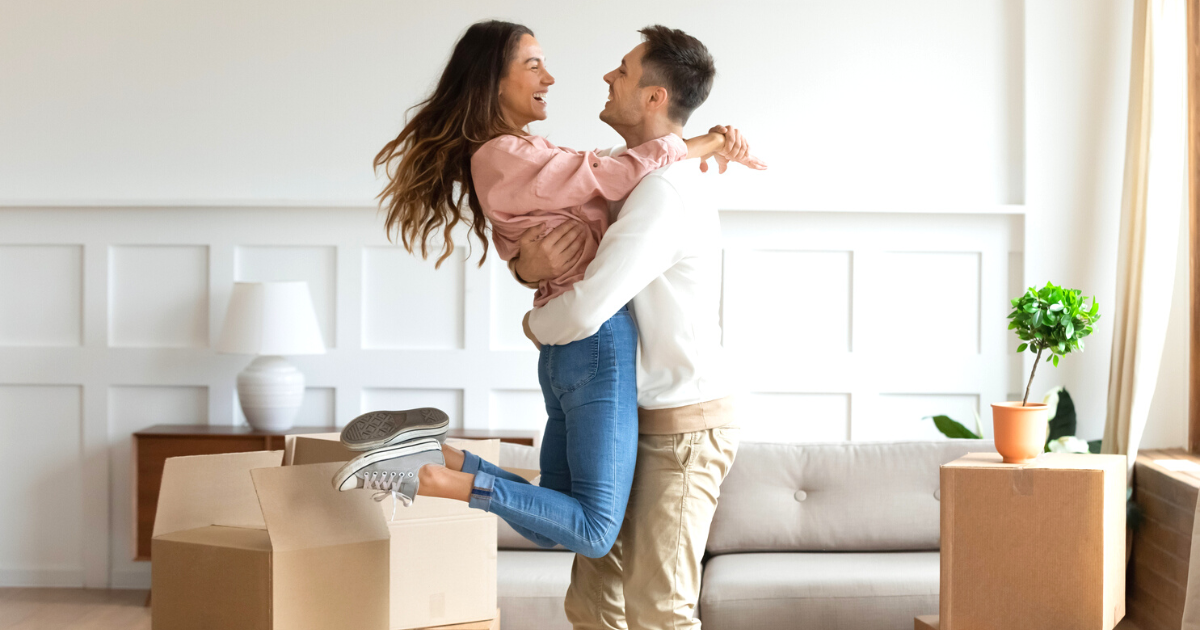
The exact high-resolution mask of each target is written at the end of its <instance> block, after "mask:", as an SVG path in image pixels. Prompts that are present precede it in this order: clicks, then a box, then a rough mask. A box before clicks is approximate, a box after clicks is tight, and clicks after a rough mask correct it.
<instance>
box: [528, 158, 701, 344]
mask: <svg viewBox="0 0 1200 630" xmlns="http://www.w3.org/2000/svg"><path fill="white" fill-rule="evenodd" d="M687 225H689V223H688V222H687V218H686V216H685V212H684V207H683V199H682V198H681V197H680V195H679V192H678V191H677V190H676V189H675V187H674V186H673V185H672V184H671V183H670V182H668V181H666V180H665V179H663V178H661V177H650V178H647V179H645V180H644V181H642V183H641V185H640V186H638V187H637V188H636V189H635V190H634V191H633V193H632V194H630V195H629V199H628V200H626V201H625V205H624V206H623V207H622V208H621V212H620V214H619V215H618V219H617V220H616V221H614V222H613V224H612V226H611V227H609V228H608V231H607V232H605V234H604V238H603V239H601V241H600V247H599V249H598V250H597V252H596V258H595V259H594V260H593V261H592V262H591V263H589V264H588V267H587V271H586V272H585V273H584V277H583V279H582V280H580V281H579V282H576V283H575V285H574V286H573V287H572V288H571V290H570V291H567V292H566V293H564V294H562V295H560V296H558V297H556V298H554V299H553V300H550V301H549V302H547V303H546V304H544V305H542V306H541V307H539V308H535V309H534V310H533V312H532V314H530V316H529V327H530V329H531V330H532V331H533V334H534V335H535V336H536V337H537V338H538V341H540V342H541V343H543V344H547V345H562V344H566V343H571V342H572V341H578V340H580V339H586V338H587V337H590V336H591V335H594V334H596V331H598V330H600V326H601V325H602V324H604V322H606V321H608V319H609V318H610V317H612V316H613V314H614V313H616V312H617V310H618V309H620V308H621V307H622V306H623V305H625V304H627V303H629V301H630V300H632V299H633V297H634V296H635V295H637V294H638V293H640V292H641V290H642V289H644V288H645V287H646V286H647V285H649V284H650V283H651V282H653V281H654V279H655V278H657V277H658V276H660V275H662V274H663V272H665V271H666V270H667V269H670V268H671V267H672V266H674V265H675V263H677V262H679V261H680V260H681V259H682V258H683V255H684V254H683V251H684V248H683V246H684V244H685V242H686V239H687V234H688V230H687V229H686V226H687Z"/></svg>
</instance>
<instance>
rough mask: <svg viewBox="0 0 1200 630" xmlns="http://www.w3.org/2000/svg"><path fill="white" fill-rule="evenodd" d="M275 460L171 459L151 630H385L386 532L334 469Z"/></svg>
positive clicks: (158, 528) (268, 455)
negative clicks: (343, 488)
mask: <svg viewBox="0 0 1200 630" xmlns="http://www.w3.org/2000/svg"><path fill="white" fill-rule="evenodd" d="M282 455H283V454H282V453H281V452H279V451H275V452H256V453H234V454H226V455H202V456H196V457H176V458H171V459H168V460H167V462H166V466H165V468H164V470H163V478H162V489H161V491H160V494H159V501H158V512H157V515H156V518H155V521H154V536H153V541H152V543H151V544H152V555H153V558H154V560H153V563H154V564H153V577H152V588H153V591H152V592H153V593H154V599H153V609H152V622H151V623H152V627H153V628H154V629H155V630H190V629H193V628H194V629H196V630H201V629H212V628H222V629H239V630H274V629H283V628H287V629H288V630H292V629H311V630H334V629H341V628H349V627H353V628H362V629H377V630H384V629H385V628H387V623H388V607H387V597H388V591H387V578H388V562H387V555H388V547H389V544H390V543H389V534H388V530H387V526H386V524H385V523H384V522H383V520H382V519H380V518H379V508H378V507H377V506H375V505H374V503H373V502H372V501H371V499H370V497H369V496H364V495H363V493H349V492H337V491H336V490H334V489H333V487H332V485H331V484H330V482H329V479H330V477H331V476H332V475H333V473H334V471H336V470H337V465H336V464H327V465H323V466H295V467H290V468H282V467H280V463H281V459H282Z"/></svg>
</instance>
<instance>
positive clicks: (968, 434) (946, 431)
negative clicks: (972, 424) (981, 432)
mask: <svg viewBox="0 0 1200 630" xmlns="http://www.w3.org/2000/svg"><path fill="white" fill-rule="evenodd" d="M925 417H926V418H929V417H932V418H933V424H934V426H936V427H937V429H938V431H941V432H942V435H944V436H946V437H948V438H951V439H968V440H981V439H983V438H982V437H981V436H978V435H975V434H974V433H973V432H972V431H971V430H970V429H968V428H967V427H964V426H963V425H962V424H961V423H959V422H957V421H955V420H953V419H951V418H950V416H925Z"/></svg>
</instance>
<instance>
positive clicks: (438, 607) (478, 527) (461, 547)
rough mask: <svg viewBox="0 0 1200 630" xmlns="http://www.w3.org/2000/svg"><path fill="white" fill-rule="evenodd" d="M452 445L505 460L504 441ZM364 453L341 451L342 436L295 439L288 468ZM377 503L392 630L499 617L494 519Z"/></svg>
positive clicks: (438, 505) (422, 501) (463, 510)
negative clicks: (387, 538) (386, 542)
mask: <svg viewBox="0 0 1200 630" xmlns="http://www.w3.org/2000/svg"><path fill="white" fill-rule="evenodd" d="M446 443H447V444H450V445H451V446H456V447H458V448H466V449H469V450H470V451H471V452H472V453H475V454H476V455H479V456H480V457H482V458H484V459H486V460H488V461H492V462H495V461H498V460H499V458H500V441H499V440H454V439H447V440H446ZM360 454H361V453H358V452H355V451H350V450H348V449H346V448H345V447H344V446H342V444H341V442H340V441H339V436H338V434H337V433H321V434H313V435H295V436H288V438H287V439H286V442H285V460H286V461H285V467H286V466H288V465H306V464H315V463H326V462H337V463H343V462H346V461H349V460H351V459H353V458H354V457H356V456H358V455H360ZM330 476H331V477H332V472H331V473H330ZM331 487H332V486H331ZM343 494H361V495H367V496H370V495H371V494H372V493H369V492H366V491H355V492H349V493H343ZM378 505H379V508H377V509H378V510H380V511H381V512H382V514H383V515H384V520H385V521H387V522H386V525H387V528H388V530H389V531H390V533H391V540H392V543H391V551H390V554H391V560H390V571H391V579H390V584H391V591H390V597H389V598H388V599H389V601H390V602H391V606H390V615H389V617H390V622H389V625H388V627H389V628H390V630H409V629H412V628H427V627H431V626H444V625H449V624H459V623H465V622H477V621H488V620H491V619H492V618H493V617H494V616H495V614H496V601H497V600H496V517H495V516H494V515H492V514H489V513H487V512H483V511H481V510H475V509H471V508H469V507H467V504H466V503H463V502H461V501H452V500H450V499H439V498H436V497H418V498H417V500H416V501H414V502H413V504H412V505H411V506H409V507H404V506H398V507H397V506H394V505H393V499H391V498H390V497H389V498H385V499H384V500H383V501H381V502H379V504H378ZM393 512H394V513H395V520H394V521H393V520H391V519H392V514H393ZM347 627H349V626H347ZM472 630H473V629H472Z"/></svg>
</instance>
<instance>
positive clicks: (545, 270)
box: [513, 221, 587, 282]
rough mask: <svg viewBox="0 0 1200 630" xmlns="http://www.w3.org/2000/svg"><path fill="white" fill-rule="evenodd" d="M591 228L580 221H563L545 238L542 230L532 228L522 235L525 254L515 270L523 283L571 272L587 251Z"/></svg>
mask: <svg viewBox="0 0 1200 630" xmlns="http://www.w3.org/2000/svg"><path fill="white" fill-rule="evenodd" d="M586 229H587V227H586V226H584V224H583V223H580V222H579V221H563V222H562V224H561V225H559V226H558V227H556V228H554V229H553V230H550V232H549V233H547V234H546V235H545V236H542V235H541V232H542V228H540V227H531V228H529V229H528V230H525V233H524V234H522V235H521V238H520V244H521V253H520V254H517V260H516V264H515V265H514V266H513V268H514V269H515V270H516V272H517V275H518V276H520V277H521V280H524V281H526V282H541V281H542V280H549V279H551V278H557V277H559V276H561V275H563V274H564V273H566V272H567V271H569V270H570V269H571V267H572V266H573V265H574V264H575V261H576V260H577V259H578V258H579V254H580V252H582V251H583V243H584V240H585V239H586V238H587V235H586V234H584V230H586Z"/></svg>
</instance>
